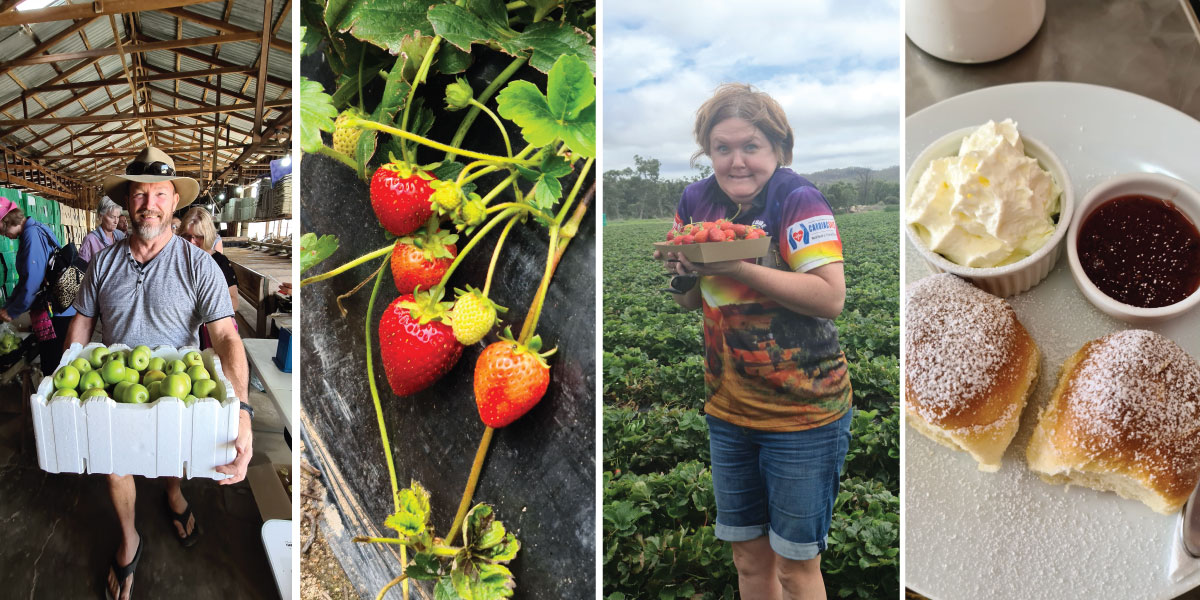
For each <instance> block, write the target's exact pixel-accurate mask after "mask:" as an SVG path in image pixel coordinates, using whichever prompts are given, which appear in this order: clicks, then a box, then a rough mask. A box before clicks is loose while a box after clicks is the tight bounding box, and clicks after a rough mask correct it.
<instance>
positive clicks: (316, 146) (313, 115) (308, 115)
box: [300, 77, 337, 153]
mask: <svg viewBox="0 0 1200 600" xmlns="http://www.w3.org/2000/svg"><path fill="white" fill-rule="evenodd" d="M336 117H337V109H336V108H334V107H333V98H331V97H330V96H329V94H326V93H325V88H324V87H322V86H321V84H320V82H317V81H312V80H310V79H307V78H304V77H301V78H300V149H301V150H303V151H305V152H309V153H315V152H319V151H320V150H321V146H324V145H325V142H323V141H321V132H322V131H328V132H330V133H333V120H334V119H335V118H336Z"/></svg>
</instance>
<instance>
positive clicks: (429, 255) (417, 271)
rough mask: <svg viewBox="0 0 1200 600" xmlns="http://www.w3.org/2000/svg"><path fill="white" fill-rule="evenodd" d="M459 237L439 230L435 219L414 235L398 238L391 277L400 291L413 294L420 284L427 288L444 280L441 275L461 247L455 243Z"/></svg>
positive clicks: (394, 249)
mask: <svg viewBox="0 0 1200 600" xmlns="http://www.w3.org/2000/svg"><path fill="white" fill-rule="evenodd" d="M457 241H458V236H457V235H455V234H453V233H450V232H448V231H442V230H439V229H438V222H437V219H436V218H431V219H430V220H429V224H428V225H427V226H426V227H425V229H422V230H421V231H419V232H416V233H415V234H414V235H411V236H405V237H402V238H400V239H399V240H397V241H396V242H397V243H396V247H395V248H393V249H392V278H393V279H395V281H396V289H397V290H399V291H400V293H401V294H408V293H411V292H412V291H413V290H414V289H416V288H417V286H420V287H421V289H423V290H428V289H429V288H432V287H433V286H435V285H437V284H439V283H441V281H442V276H443V275H445V274H446V269H448V268H449V267H450V263H452V262H454V257H455V256H458V248H457V247H456V246H455V245H454V244H455V242H457Z"/></svg>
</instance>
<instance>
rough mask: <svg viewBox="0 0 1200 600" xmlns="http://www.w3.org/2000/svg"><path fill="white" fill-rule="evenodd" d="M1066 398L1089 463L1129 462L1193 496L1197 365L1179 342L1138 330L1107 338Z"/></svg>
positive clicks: (1198, 452) (1198, 445) (1198, 468)
mask: <svg viewBox="0 0 1200 600" xmlns="http://www.w3.org/2000/svg"><path fill="white" fill-rule="evenodd" d="M1067 394H1068V395H1067V405H1066V410H1067V411H1068V412H1070V413H1074V415H1075V416H1074V418H1072V419H1071V420H1070V423H1071V425H1070V427H1071V428H1072V430H1071V439H1072V440H1073V441H1074V442H1075V443H1076V444H1077V445H1078V446H1079V448H1080V449H1082V450H1084V451H1085V452H1086V453H1087V454H1088V456H1090V457H1092V458H1094V459H1098V460H1102V461H1103V460H1113V459H1117V460H1121V461H1122V462H1124V461H1132V462H1134V463H1135V464H1137V465H1139V466H1140V467H1141V468H1143V469H1145V470H1147V471H1148V478H1149V479H1150V480H1152V481H1154V480H1160V479H1161V481H1159V482H1158V484H1157V485H1164V486H1165V487H1167V488H1168V489H1170V491H1171V492H1172V493H1175V494H1178V493H1184V494H1186V493H1187V492H1190V491H1191V486H1193V485H1195V482H1196V480H1197V478H1198V477H1200V363H1197V362H1196V361H1195V360H1194V359H1193V358H1192V357H1191V356H1189V355H1188V354H1187V352H1185V351H1184V350H1183V349H1182V348H1180V347H1179V346H1178V345H1177V344H1176V343H1175V342H1173V341H1171V340H1169V339H1167V338H1165V337H1163V336H1161V335H1159V334H1157V333H1154V332H1152V331H1145V330H1139V329H1131V330H1127V331H1121V332H1117V333H1112V334H1109V335H1106V336H1104V337H1102V338H1100V339H1099V340H1096V341H1095V342H1093V343H1092V344H1091V348H1090V349H1089V354H1088V356H1087V358H1085V359H1084V360H1083V361H1082V362H1081V363H1080V365H1079V367H1078V368H1077V369H1076V371H1075V373H1074V374H1073V375H1072V377H1071V382H1070V384H1069V388H1068V392H1067ZM1187 482H1191V483H1190V484H1189V483H1187ZM1183 487H1186V488H1187V489H1186V490H1184V489H1182V488H1183ZM1171 488H1178V489H1171Z"/></svg>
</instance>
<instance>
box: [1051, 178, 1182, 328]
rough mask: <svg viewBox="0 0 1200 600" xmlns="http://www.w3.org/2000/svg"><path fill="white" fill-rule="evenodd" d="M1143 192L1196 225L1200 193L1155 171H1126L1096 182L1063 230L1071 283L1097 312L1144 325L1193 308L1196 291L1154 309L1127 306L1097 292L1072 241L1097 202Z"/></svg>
mask: <svg viewBox="0 0 1200 600" xmlns="http://www.w3.org/2000/svg"><path fill="white" fill-rule="evenodd" d="M1132 194H1143V195H1146V196H1153V197H1155V198H1160V199H1162V200H1167V201H1168V202H1170V203H1172V204H1174V205H1175V208H1178V209H1179V210H1180V211H1181V212H1182V213H1183V214H1184V215H1186V216H1187V218H1188V219H1191V221H1192V224H1193V225H1197V224H1200V192H1198V191H1196V188H1194V187H1192V186H1190V185H1188V184H1186V183H1184V182H1182V181H1180V180H1178V179H1175V178H1174V177H1168V176H1166V175H1159V174H1157V173H1130V174H1126V175H1118V176H1116V177H1113V178H1112V179H1109V180H1107V181H1105V182H1104V183H1101V184H1100V185H1097V186H1096V187H1094V188H1092V189H1091V191H1089V192H1088V193H1087V195H1086V196H1084V197H1083V200H1082V201H1081V202H1080V203H1079V210H1077V211H1075V218H1074V219H1072V220H1071V230H1070V232H1068V233H1067V260H1068V261H1069V262H1070V264H1071V275H1072V276H1074V277H1075V285H1077V286H1079V289H1080V291H1082V292H1083V295H1084V296H1085V297H1086V298H1087V299H1088V301H1090V302H1091V303H1092V304H1093V305H1094V306H1095V307H1096V308H1098V309H1100V311H1101V312H1103V313H1105V314H1108V315H1111V316H1113V317H1116V318H1118V319H1120V320H1122V321H1125V322H1127V323H1132V324H1135V325H1148V324H1151V323H1158V322H1161V321H1166V320H1168V319H1173V318H1175V317H1178V316H1179V315H1182V314H1183V313H1185V312H1187V311H1189V310H1191V309H1193V308H1195V307H1196V305H1197V304H1200V290H1197V291H1195V292H1193V293H1192V295H1191V296H1188V297H1187V298H1184V299H1183V300H1180V301H1179V302H1176V303H1175V304H1171V305H1169V306H1160V307H1158V308H1142V307H1139V306H1131V305H1129V304H1125V303H1122V302H1118V301H1116V300H1114V299H1112V298H1111V297H1110V296H1109V295H1108V294H1105V293H1104V292H1102V291H1100V288H1098V287H1096V284H1094V283H1092V280H1091V279H1088V276H1087V273H1085V272H1084V271H1083V265H1082V264H1080V262H1079V250H1078V249H1077V248H1076V246H1075V245H1076V243H1077V242H1078V240H1079V228H1080V226H1081V225H1082V224H1083V220H1084V219H1086V218H1087V217H1088V215H1090V214H1091V213H1092V211H1093V210H1094V209H1095V208H1096V207H1097V206H1099V205H1100V204H1102V203H1104V202H1106V201H1108V200H1112V199H1113V198H1117V197H1120V196H1129V195H1132Z"/></svg>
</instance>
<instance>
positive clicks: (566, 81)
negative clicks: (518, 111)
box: [546, 55, 596, 122]
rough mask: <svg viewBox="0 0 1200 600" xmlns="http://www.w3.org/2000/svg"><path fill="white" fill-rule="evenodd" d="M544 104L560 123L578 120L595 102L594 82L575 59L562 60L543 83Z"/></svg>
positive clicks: (566, 57) (583, 65)
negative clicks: (545, 102) (545, 103)
mask: <svg viewBox="0 0 1200 600" xmlns="http://www.w3.org/2000/svg"><path fill="white" fill-rule="evenodd" d="M546 100H547V103H548V104H549V106H550V112H551V114H553V115H554V118H555V119H557V120H559V121H560V122H564V121H573V120H575V119H578V118H579V113H580V112H582V111H583V109H585V108H587V107H589V106H591V105H592V104H594V103H595V102H596V80H595V79H594V78H593V77H592V72H591V71H590V70H589V69H588V66H587V64H585V63H584V62H583V61H582V60H580V59H579V58H578V57H575V56H570V55H567V56H563V57H562V58H560V59H559V60H558V61H557V62H555V63H554V67H553V68H552V69H550V76H549V77H548V78H547V79H546Z"/></svg>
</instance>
